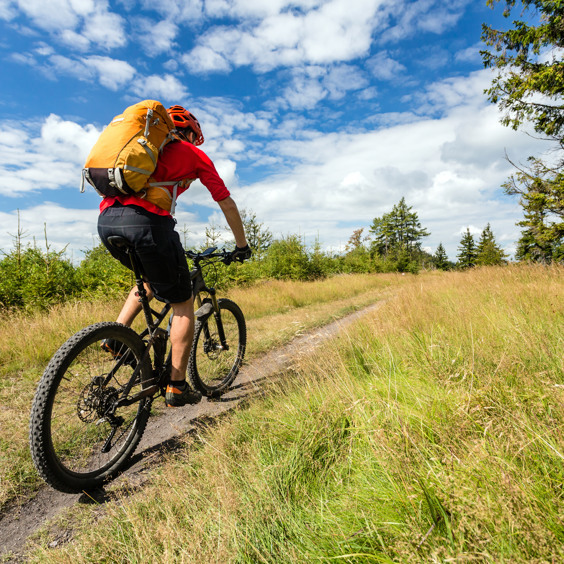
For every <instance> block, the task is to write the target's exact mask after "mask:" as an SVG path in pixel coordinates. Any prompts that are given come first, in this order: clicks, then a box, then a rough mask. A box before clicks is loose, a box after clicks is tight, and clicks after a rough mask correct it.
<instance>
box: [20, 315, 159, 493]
mask: <svg viewBox="0 0 564 564" xmlns="http://www.w3.org/2000/svg"><path fill="white" fill-rule="evenodd" d="M105 339H113V340H114V341H115V342H117V344H118V348H119V351H118V352H119V354H125V356H124V359H127V361H128V362H127V363H126V362H123V361H122V363H121V365H119V364H118V367H117V369H116V359H115V358H114V355H112V354H111V353H109V352H106V351H104V350H102V348H101V343H102V341H103V340H105ZM144 349H145V345H144V343H143V341H142V340H141V338H140V337H139V335H138V334H137V333H135V331H133V330H132V329H130V328H128V327H126V326H124V325H121V324H119V323H114V322H104V323H96V324H94V325H91V326H89V327H86V328H85V329H83V330H81V331H79V332H78V333H76V334H75V335H73V336H72V337H71V338H70V339H68V340H67V341H66V342H65V343H64V344H63V345H62V346H61V347H60V348H59V350H58V351H57V352H56V353H55V355H54V356H53V358H52V359H51V361H50V362H49V364H48V366H47V368H46V369H45V372H44V373H43V376H42V378H41V380H40V383H39V386H38V388H37V392H36V394H35V398H34V400H33V406H32V410H31V419H30V448H31V455H32V458H33V462H34V464H35V466H36V468H37V471H38V472H39V474H40V475H41V477H42V478H43V479H44V480H45V481H46V482H47V483H48V484H49V485H51V486H52V487H53V488H55V489H57V490H59V491H63V492H69V493H75V492H80V491H84V490H86V491H87V490H91V489H94V488H96V487H99V486H101V485H102V484H103V483H104V482H105V481H106V480H108V479H109V478H111V477H113V476H114V475H115V474H116V473H117V472H118V471H119V470H120V468H121V467H122V466H123V465H124V463H125V462H126V460H127V459H128V458H129V456H131V454H132V453H133V451H134V450H135V448H136V447H137V445H138V444H139V441H140V440H141V437H142V435H143V432H144V430H145V427H146V425H147V420H148V418H149V413H150V408H151V402H152V398H151V397H145V398H142V399H139V400H138V401H136V402H135V403H133V404H132V405H130V406H123V407H121V408H118V409H117V410H116V412H115V414H114V415H108V414H109V413H110V412H111V410H108V406H110V405H112V402H113V401H114V400H115V398H116V397H118V396H119V395H120V391H121V390H122V389H123V386H125V384H126V383H127V382H128V381H129V379H130V378H131V375H132V373H133V370H134V367H135V366H136V365H137V364H139V363H140V362H142V366H141V369H140V372H139V376H138V378H137V381H136V385H134V386H133V388H132V390H131V392H130V394H129V396H128V397H132V396H134V395H135V394H136V393H138V392H139V391H140V390H142V389H143V385H144V383H145V382H147V380H149V379H150V378H151V373H152V370H151V365H150V362H149V361H148V359H145V360H144V361H142V357H143V352H144ZM112 370H114V372H115V373H114V374H113V375H112V376H111V379H109V381H108V382H106V380H108V375H109V374H111V371H112ZM108 418H109V419H110V420H108ZM117 418H119V419H117ZM119 421H122V422H121V423H120V424H118V422H119ZM112 431H113V435H112ZM104 446H105V448H106V450H107V452H103V450H104V448H103V447H104Z"/></svg>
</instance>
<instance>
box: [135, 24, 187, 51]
mask: <svg viewBox="0 0 564 564" xmlns="http://www.w3.org/2000/svg"><path fill="white" fill-rule="evenodd" d="M135 21H136V25H135V29H136V32H137V35H138V37H137V42H138V43H139V45H140V46H141V49H143V51H144V52H145V53H147V55H149V56H150V57H155V56H156V55H160V54H162V53H168V52H170V51H171V49H172V48H173V47H174V46H175V39H176V36H177V34H178V25H177V24H176V23H174V22H173V21H172V20H171V19H164V20H161V21H154V20H151V19H149V18H137V19H136V20H135Z"/></svg>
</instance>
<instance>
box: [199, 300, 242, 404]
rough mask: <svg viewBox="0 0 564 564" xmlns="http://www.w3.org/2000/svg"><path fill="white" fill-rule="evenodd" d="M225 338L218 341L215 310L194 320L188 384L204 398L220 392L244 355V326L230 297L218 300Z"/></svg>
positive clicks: (235, 372) (230, 380)
mask: <svg viewBox="0 0 564 564" xmlns="http://www.w3.org/2000/svg"><path fill="white" fill-rule="evenodd" d="M218 305H219V316H220V321H221V324H222V326H223V332H224V335H225V341H224V342H223V343H222V342H221V338H220V330H219V327H218V318H217V317H216V314H215V312H214V313H212V314H211V315H209V316H208V317H207V318H206V319H205V320H204V321H203V322H202V321H199V320H198V321H197V323H196V327H195V330H194V344H193V346H192V351H191V353H190V362H189V365H188V376H189V378H190V382H191V383H192V386H193V387H194V388H195V389H196V390H199V391H200V392H202V394H203V395H205V396H208V397H216V396H219V395H221V394H222V393H223V392H225V391H226V390H227V388H228V387H229V386H230V385H231V383H232V382H233V380H235V377H236V376H237V374H238V372H239V368H240V367H241V364H242V363H243V357H244V356H245V347H246V344H247V328H246V325H245V317H244V316H243V312H242V311H241V309H240V308H239V306H238V305H237V304H236V303H235V302H232V301H231V300H228V299H225V298H221V299H219V300H218Z"/></svg>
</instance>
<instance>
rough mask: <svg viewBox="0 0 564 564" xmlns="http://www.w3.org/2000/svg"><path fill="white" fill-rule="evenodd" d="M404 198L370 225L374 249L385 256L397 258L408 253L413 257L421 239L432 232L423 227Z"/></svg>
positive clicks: (419, 246) (418, 249)
mask: <svg viewBox="0 0 564 564" xmlns="http://www.w3.org/2000/svg"><path fill="white" fill-rule="evenodd" d="M411 210H412V207H411V206H408V205H407V204H406V203H405V198H402V199H401V200H400V201H399V203H398V204H396V205H395V206H394V207H393V208H392V211H391V212H389V213H385V214H384V215H383V216H382V217H376V218H374V220H373V221H372V225H371V226H370V229H369V231H370V233H371V234H372V235H373V241H372V246H371V248H372V250H373V251H375V252H376V253H378V254H379V255H381V256H383V257H388V256H389V255H391V256H393V257H394V258H397V257H398V256H399V255H400V254H401V255H402V256H403V255H405V254H407V255H408V256H409V258H413V256H414V254H416V252H417V251H420V249H421V239H422V238H423V237H427V236H428V235H429V234H430V233H429V231H427V230H426V229H425V228H423V227H421V223H420V222H419V218H418V216H417V213H416V212H413V211H411Z"/></svg>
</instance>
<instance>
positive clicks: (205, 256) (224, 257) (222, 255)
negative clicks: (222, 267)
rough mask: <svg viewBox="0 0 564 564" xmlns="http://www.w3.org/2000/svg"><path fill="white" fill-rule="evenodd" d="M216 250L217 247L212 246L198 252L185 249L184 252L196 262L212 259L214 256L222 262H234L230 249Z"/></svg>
mask: <svg viewBox="0 0 564 564" xmlns="http://www.w3.org/2000/svg"><path fill="white" fill-rule="evenodd" d="M216 251H217V247H210V248H209V249H206V250H205V251H202V252H201V253H196V252H194V251H184V252H185V253H186V256H187V257H188V258H189V259H191V260H193V261H194V262H195V263H199V262H200V261H202V260H210V259H214V258H217V259H219V260H220V262H222V263H223V264H231V263H232V262H233V259H232V258H231V252H230V251H226V250H225V249H223V250H221V251H218V252H216Z"/></svg>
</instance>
